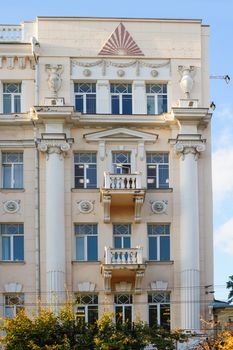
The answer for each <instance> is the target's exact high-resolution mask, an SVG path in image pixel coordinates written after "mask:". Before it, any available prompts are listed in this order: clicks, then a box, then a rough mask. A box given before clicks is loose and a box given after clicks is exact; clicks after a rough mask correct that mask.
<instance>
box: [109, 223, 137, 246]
mask: <svg viewBox="0 0 233 350" xmlns="http://www.w3.org/2000/svg"><path fill="white" fill-rule="evenodd" d="M121 225H123V226H126V225H127V226H128V233H117V232H116V231H115V229H116V227H117V226H121ZM112 229H113V230H112V231H113V246H114V248H115V249H131V233H132V224H131V223H113V227H112ZM118 237H119V238H120V242H121V247H120V248H117V247H116V241H115V239H116V238H118ZM125 238H129V247H124V245H125Z"/></svg>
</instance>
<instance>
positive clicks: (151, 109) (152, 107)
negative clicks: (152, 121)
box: [147, 96, 155, 114]
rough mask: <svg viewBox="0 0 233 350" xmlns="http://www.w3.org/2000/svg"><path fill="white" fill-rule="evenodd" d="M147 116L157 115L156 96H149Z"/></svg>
mask: <svg viewBox="0 0 233 350" xmlns="http://www.w3.org/2000/svg"><path fill="white" fill-rule="evenodd" d="M147 114H155V98H154V96H147Z"/></svg>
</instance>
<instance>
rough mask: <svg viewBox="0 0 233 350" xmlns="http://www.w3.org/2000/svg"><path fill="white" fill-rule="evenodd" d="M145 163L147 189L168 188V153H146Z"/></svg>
mask: <svg viewBox="0 0 233 350" xmlns="http://www.w3.org/2000/svg"><path fill="white" fill-rule="evenodd" d="M146 162H147V188H168V187H169V164H168V153H154V152H148V153H147V154H146Z"/></svg>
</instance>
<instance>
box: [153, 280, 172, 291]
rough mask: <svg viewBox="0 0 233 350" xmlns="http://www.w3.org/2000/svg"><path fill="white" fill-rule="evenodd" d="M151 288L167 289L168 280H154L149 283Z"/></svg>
mask: <svg viewBox="0 0 233 350" xmlns="http://www.w3.org/2000/svg"><path fill="white" fill-rule="evenodd" d="M150 287H151V290H167V287H168V282H165V281H154V282H151V284H150Z"/></svg>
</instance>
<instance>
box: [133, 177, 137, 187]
mask: <svg viewBox="0 0 233 350" xmlns="http://www.w3.org/2000/svg"><path fill="white" fill-rule="evenodd" d="M132 188H133V189H135V188H137V178H136V177H134V178H133V179H132Z"/></svg>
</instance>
